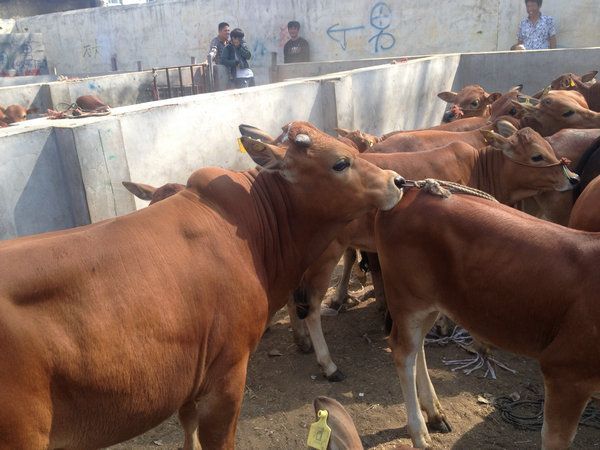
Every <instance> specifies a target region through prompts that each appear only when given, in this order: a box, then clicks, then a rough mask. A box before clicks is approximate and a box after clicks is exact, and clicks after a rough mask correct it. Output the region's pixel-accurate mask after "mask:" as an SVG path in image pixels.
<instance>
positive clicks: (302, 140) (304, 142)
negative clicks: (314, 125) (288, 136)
mask: <svg viewBox="0 0 600 450" xmlns="http://www.w3.org/2000/svg"><path fill="white" fill-rule="evenodd" d="M294 142H295V143H296V144H298V145H300V146H302V147H310V144H312V142H311V141H310V137H309V136H308V134H297V135H296V137H295V138H294Z"/></svg>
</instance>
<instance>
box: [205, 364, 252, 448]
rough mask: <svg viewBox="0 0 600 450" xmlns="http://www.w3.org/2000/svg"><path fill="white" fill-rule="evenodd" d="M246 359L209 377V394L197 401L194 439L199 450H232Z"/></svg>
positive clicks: (242, 389)
mask: <svg viewBox="0 0 600 450" xmlns="http://www.w3.org/2000/svg"><path fill="white" fill-rule="evenodd" d="M247 367H248V355H246V356H245V357H243V358H242V359H241V360H239V362H238V363H237V364H236V365H235V366H233V367H226V368H222V369H221V370H219V372H218V373H212V374H211V373H209V374H208V375H207V378H208V379H211V380H214V381H213V382H212V383H211V384H212V387H211V390H210V391H209V392H208V393H206V394H204V395H203V396H202V397H200V398H199V399H198V437H199V440H200V444H201V446H202V450H212V449H220V450H221V449H225V448H234V446H235V429H236V427H237V422H238V417H239V415H240V409H241V406H242V400H243V397H244V386H245V385H246V370H247Z"/></svg>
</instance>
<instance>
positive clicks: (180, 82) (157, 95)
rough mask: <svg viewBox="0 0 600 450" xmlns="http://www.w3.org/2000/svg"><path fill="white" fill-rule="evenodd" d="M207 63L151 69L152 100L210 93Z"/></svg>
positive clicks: (210, 78) (210, 83)
mask: <svg viewBox="0 0 600 450" xmlns="http://www.w3.org/2000/svg"><path fill="white" fill-rule="evenodd" d="M210 75H211V71H210V70H209V65H208V63H203V64H188V65H185V66H171V67H161V68H154V69H152V76H153V81H152V97H153V98H154V100H160V99H164V98H173V97H183V96H186V95H196V94H204V93H206V92H212V90H213V83H212V77H211V76H210Z"/></svg>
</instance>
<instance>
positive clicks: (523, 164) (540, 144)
mask: <svg viewBox="0 0 600 450" xmlns="http://www.w3.org/2000/svg"><path fill="white" fill-rule="evenodd" d="M499 130H500V133H495V132H493V131H482V133H483V134H484V136H485V138H486V140H487V141H488V142H489V143H490V145H492V146H493V147H495V148H496V149H498V150H501V151H502V153H503V154H504V156H506V157H507V158H508V159H510V160H511V161H512V162H514V163H515V164H516V165H515V167H514V169H515V171H517V173H518V176H519V177H521V180H519V181H520V182H521V184H522V185H523V186H525V187H527V189H529V190H532V191H538V192H542V191H548V190H556V191H567V190H570V189H573V188H574V187H575V186H576V185H577V183H578V182H579V176H578V175H577V174H575V173H573V172H571V171H570V170H569V169H568V167H567V165H568V164H569V162H570V161H568V160H566V159H562V160H559V159H558V158H557V157H556V154H555V153H554V150H553V149H552V147H551V146H550V144H549V143H548V141H546V140H545V139H544V138H543V137H542V136H540V134H539V133H537V132H536V131H534V130H532V129H531V128H523V129H521V130H517V129H516V128H514V127H513V126H512V125H511V124H510V123H508V122H505V123H501V124H499ZM531 169H535V170H531Z"/></svg>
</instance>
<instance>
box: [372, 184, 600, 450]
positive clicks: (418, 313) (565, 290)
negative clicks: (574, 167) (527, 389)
mask: <svg viewBox="0 0 600 450" xmlns="http://www.w3.org/2000/svg"><path fill="white" fill-rule="evenodd" d="M375 238H376V242H377V248H378V249H379V260H380V264H381V269H382V273H383V279H384V284H385V293H386V298H387V304H388V308H389V311H390V314H391V317H392V319H393V321H394V324H393V328H392V332H391V334H390V338H389V340H390V346H391V348H392V351H393V358H394V362H395V364H396V367H397V370H398V375H399V377H400V384H401V386H402V392H403V396H404V401H405V403H406V409H407V414H408V429H409V433H410V435H411V438H412V441H413V445H414V446H415V447H419V448H430V447H431V445H432V442H431V439H430V437H429V433H428V431H427V427H426V425H425V420H424V418H423V415H422V413H421V408H422V409H423V410H424V411H425V412H426V413H427V417H428V423H429V427H430V428H433V429H436V428H438V429H445V428H448V422H447V419H446V416H445V414H444V412H443V410H442V408H441V406H440V402H439V400H438V398H437V395H436V393H435V390H434V388H433V385H432V383H431V380H430V378H429V374H428V372H427V364H426V362H425V353H424V349H423V339H424V337H425V335H426V333H427V332H428V331H429V329H430V328H431V326H432V325H433V323H434V322H435V320H436V318H437V316H438V314H439V313H440V312H441V313H443V314H446V315H448V316H449V317H450V318H452V319H453V320H455V321H456V322H457V323H459V324H461V325H462V326H464V327H465V328H466V329H468V330H469V331H470V332H471V333H472V334H473V335H474V336H476V337H477V338H478V339H480V340H482V341H485V342H488V343H491V344H493V345H495V346H498V347H500V348H504V349H506V350H509V351H512V352H515V353H519V354H522V355H526V356H529V357H532V358H535V359H537V360H538V361H539V364H540V367H541V370H542V373H543V375H544V386H545V395H546V399H545V404H544V426H543V429H542V447H543V448H544V449H546V450H550V449H553V450H554V449H566V448H568V447H569V445H570V443H571V441H572V439H573V437H574V435H575V432H576V429H577V423H578V421H579V417H580V415H581V413H582V411H583V408H584V407H585V405H586V404H587V402H588V400H589V399H590V396H591V394H592V393H594V392H597V391H598V390H600V371H599V370H598V361H600V347H599V346H598V345H596V344H595V343H596V342H597V341H598V338H599V337H600V336H599V332H598V326H597V324H598V321H599V320H600V309H599V308H598V293H599V292H600V278H599V277H598V276H597V274H596V269H597V266H598V261H599V260H600V239H599V236H598V235H597V234H595V233H583V232H581V231H573V230H570V229H568V228H565V227H561V226H559V225H555V224H551V223H549V222H544V221H541V220H539V219H536V218H533V217H531V216H528V215H526V214H524V213H521V212H519V211H516V210H514V209H512V208H509V207H506V206H504V205H500V204H496V203H492V202H490V201H487V200H484V199H480V198H476V197H470V196H465V195H456V194H455V195H451V196H450V197H449V198H442V197H437V196H433V195H431V194H429V193H427V192H424V191H421V192H408V193H406V194H405V196H404V199H403V200H402V201H401V202H400V204H399V205H398V206H397V207H396V208H394V209H393V210H392V211H389V212H386V213H379V214H378V215H377V219H376V221H375ZM532 320H535V325H533V326H532ZM590 343H593V344H591V345H590Z"/></svg>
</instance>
